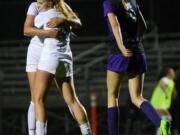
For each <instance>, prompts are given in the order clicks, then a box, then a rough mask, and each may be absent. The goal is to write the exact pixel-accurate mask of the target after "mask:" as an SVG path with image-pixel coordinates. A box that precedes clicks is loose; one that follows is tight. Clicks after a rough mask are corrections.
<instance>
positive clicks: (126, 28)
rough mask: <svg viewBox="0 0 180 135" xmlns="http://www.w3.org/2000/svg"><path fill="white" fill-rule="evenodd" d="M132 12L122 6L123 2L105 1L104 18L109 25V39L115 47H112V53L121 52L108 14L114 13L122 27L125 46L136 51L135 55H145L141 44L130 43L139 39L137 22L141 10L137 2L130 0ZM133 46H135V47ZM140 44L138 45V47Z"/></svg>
mask: <svg viewBox="0 0 180 135" xmlns="http://www.w3.org/2000/svg"><path fill="white" fill-rule="evenodd" d="M129 3H130V6H131V8H130V10H126V9H125V8H124V6H123V4H122V0H104V2H103V9H104V18H105V21H106V22H107V25H108V33H109V38H110V40H111V41H112V43H113V44H114V45H112V48H111V49H112V52H113V53H117V52H119V53H120V51H119V49H118V47H117V43H116V41H115V37H114V34H113V31H112V27H111V25H110V22H109V20H108V13H114V14H115V15H116V17H117V20H118V22H119V23H120V26H121V34H122V39H123V43H124V45H125V46H126V47H127V48H129V49H131V50H132V51H134V52H135V53H143V52H144V49H143V46H142V44H140V43H130V44H131V45H129V41H131V40H132V41H136V39H137V27H138V24H137V21H138V13H139V8H138V5H137V4H136V1H135V0H129ZM132 44H135V45H134V46H133V45H132ZM137 44H138V45H137Z"/></svg>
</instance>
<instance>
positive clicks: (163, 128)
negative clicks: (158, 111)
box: [160, 120, 171, 135]
mask: <svg viewBox="0 0 180 135" xmlns="http://www.w3.org/2000/svg"><path fill="white" fill-rule="evenodd" d="M160 133H161V135H171V129H170V122H169V121H167V120H161V124H160Z"/></svg>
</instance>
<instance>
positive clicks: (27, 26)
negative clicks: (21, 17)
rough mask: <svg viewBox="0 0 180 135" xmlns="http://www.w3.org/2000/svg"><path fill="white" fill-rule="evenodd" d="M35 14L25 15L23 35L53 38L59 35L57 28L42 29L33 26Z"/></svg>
mask: <svg viewBox="0 0 180 135" xmlns="http://www.w3.org/2000/svg"><path fill="white" fill-rule="evenodd" d="M34 18H35V16H31V15H27V17H26V20H25V23H24V35H25V36H28V37H32V36H42V37H52V38H55V37H57V36H58V35H59V32H58V31H57V30H42V29H38V28H35V27H34Z"/></svg>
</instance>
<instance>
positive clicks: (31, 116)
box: [27, 72, 36, 135]
mask: <svg viewBox="0 0 180 135" xmlns="http://www.w3.org/2000/svg"><path fill="white" fill-rule="evenodd" d="M35 75H36V72H27V76H28V81H29V86H30V94H31V102H30V105H29V107H28V113H27V121H28V132H29V135H35V129H36V114H35V105H34V103H35V102H34V101H35V97H34V92H33V89H34V80H35Z"/></svg>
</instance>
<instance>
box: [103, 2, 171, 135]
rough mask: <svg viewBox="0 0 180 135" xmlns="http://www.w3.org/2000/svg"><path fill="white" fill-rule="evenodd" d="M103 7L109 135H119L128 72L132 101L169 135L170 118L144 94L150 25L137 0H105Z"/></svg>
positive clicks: (163, 132)
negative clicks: (122, 93)
mask: <svg viewBox="0 0 180 135" xmlns="http://www.w3.org/2000/svg"><path fill="white" fill-rule="evenodd" d="M103 8H104V18H105V20H106V22H107V25H108V30H109V38H110V48H111V51H110V54H109V56H108V63H107V88H108V92H107V93H108V97H107V99H108V129H109V135H119V131H118V129H119V127H118V126H119V115H120V113H119V108H118V96H119V93H120V87H121V85H122V80H123V78H124V76H125V73H127V76H128V85H129V93H130V97H131V101H132V103H133V104H134V105H135V106H137V107H138V108H140V109H141V110H142V111H143V112H144V113H145V115H146V116H147V117H148V118H149V119H150V120H151V121H152V122H153V123H154V125H155V126H156V127H158V128H159V127H160V131H161V134H162V135H170V134H171V133H170V123H169V121H165V120H161V118H160V116H159V115H158V113H157V112H156V110H155V109H154V108H153V107H152V105H151V104H150V103H149V102H148V101H147V100H146V99H144V98H143V96H142V91H143V83H144V74H145V72H146V68H147V65H146V57H145V52H144V49H143V45H142V43H141V39H142V36H143V34H144V32H145V31H146V28H147V26H146V23H145V20H144V18H143V16H142V14H141V12H140V10H139V7H138V5H137V3H136V0H104V2H103Z"/></svg>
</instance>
